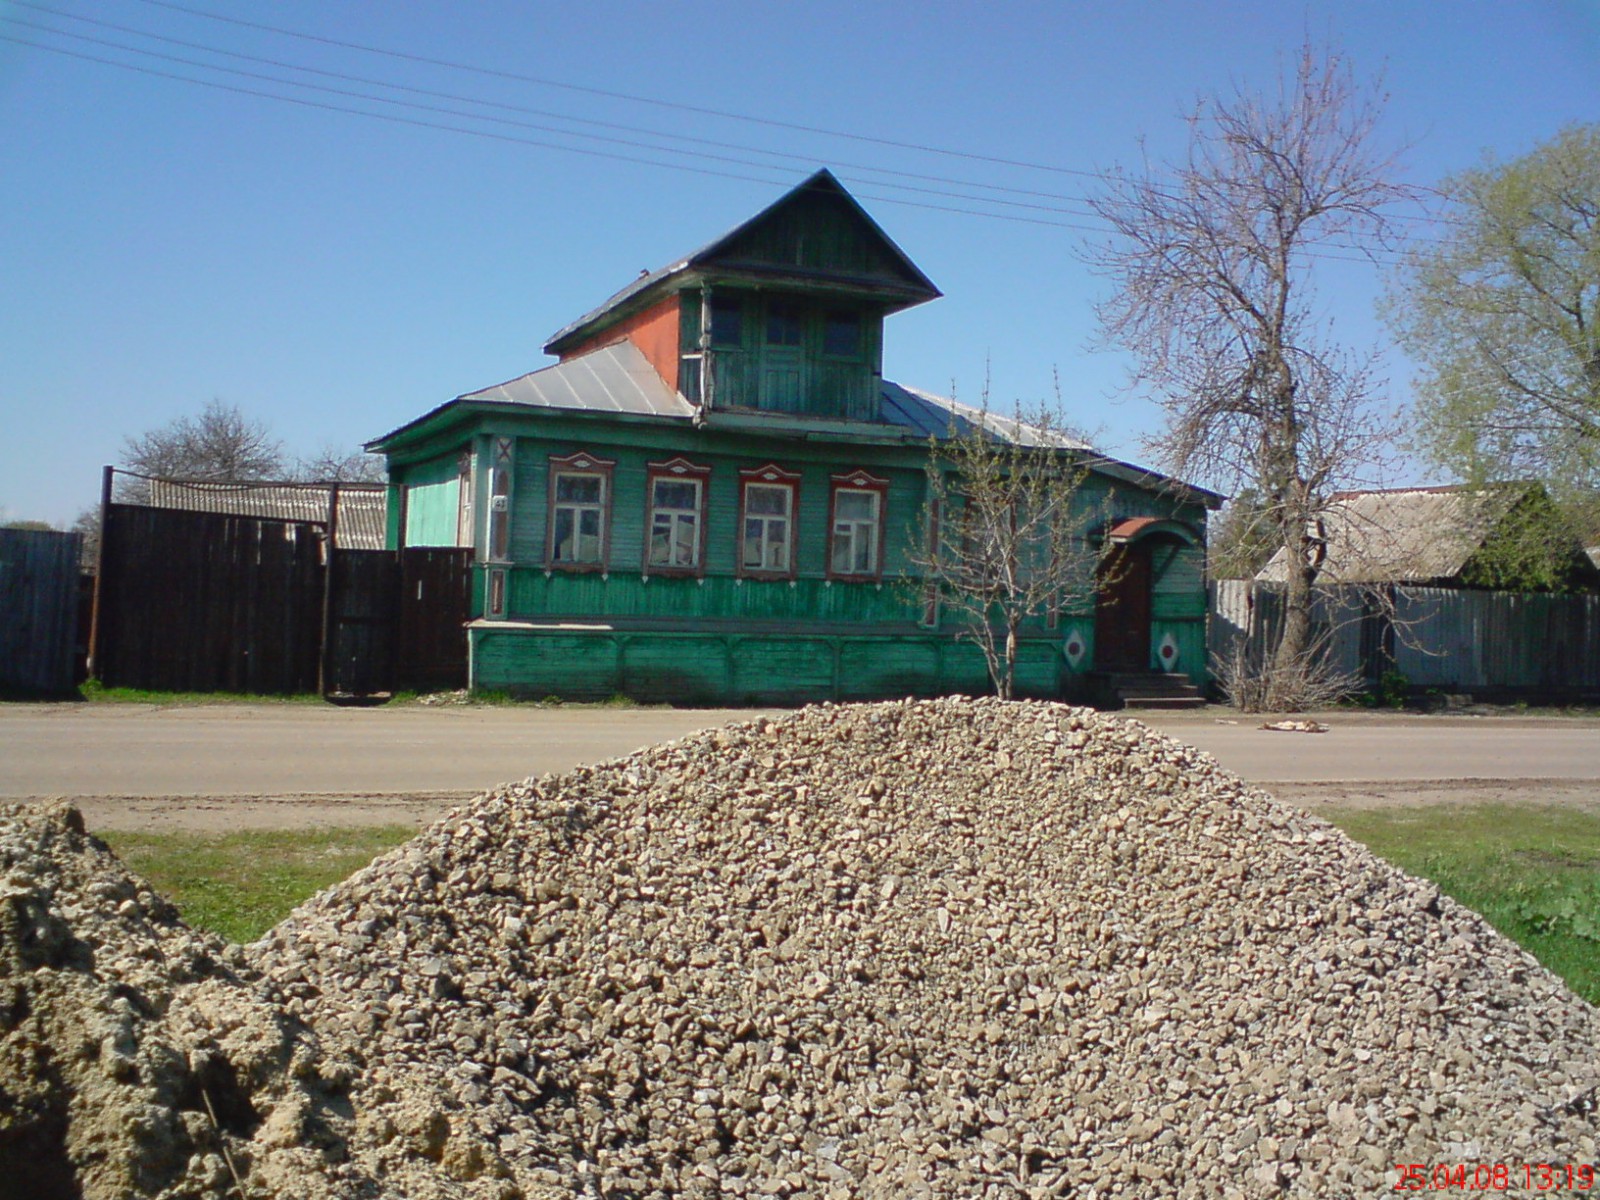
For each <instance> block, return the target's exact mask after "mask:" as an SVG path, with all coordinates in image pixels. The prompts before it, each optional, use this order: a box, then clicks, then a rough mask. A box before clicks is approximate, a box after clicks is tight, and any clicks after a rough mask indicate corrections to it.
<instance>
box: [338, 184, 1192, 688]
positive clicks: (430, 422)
mask: <svg viewBox="0 0 1600 1200" xmlns="http://www.w3.org/2000/svg"><path fill="white" fill-rule="evenodd" d="M938 295H939V292H938V289H937V288H935V287H934V286H933V284H932V283H931V282H930V281H929V280H928V279H927V277H926V276H925V275H923V274H922V272H921V271H920V270H918V269H917V268H916V266H915V265H914V264H912V263H911V261H910V259H909V258H907V257H906V255H905V254H904V252H902V251H901V250H900V249H899V248H898V247H897V246H895V245H894V243H893V242H892V241H890V240H889V238H888V237H887V235H885V234H884V233H883V231H882V230H881V229H880V228H879V227H878V226H877V224H876V223H875V222H874V221H873V220H872V218H871V217H869V216H868V215H867V214H866V213H865V212H864V211H863V210H862V209H861V207H860V205H859V204H857V203H856V201H855V200H854V199H853V198H852V197H851V196H850V195H849V193H848V192H846V191H845V189H844V188H843V187H842V186H840V184H839V183H838V181H837V180H835V179H834V178H833V176H832V175H830V174H829V173H827V172H826V171H823V172H819V173H818V174H817V175H815V176H813V177H812V178H811V179H809V180H807V181H806V182H805V183H803V184H801V185H800V186H799V187H797V188H795V189H794V190H793V191H791V192H789V193H787V194H786V195H784V196H783V197H781V198H780V199H779V200H777V201H776V202H775V203H773V204H772V205H770V206H768V207H767V208H766V209H764V210H762V211H761V212H760V213H758V214H756V215H755V216H754V217H752V218H751V219H750V220H748V221H746V222H744V223H743V224H741V225H740V226H739V227H738V228H736V229H734V230H733V231H731V232H730V233H728V234H726V235H725V236H723V237H721V238H718V239H717V240H716V241H714V242H712V243H710V244H709V245H708V246H706V247H704V248H703V249H701V250H699V251H696V252H695V253H694V254H691V255H689V256H687V257H685V258H682V259H678V260H676V261H674V262H673V263H672V264H671V265H669V266H667V267H665V268H662V269H661V270H659V271H655V272H650V273H647V274H645V275H644V276H642V277H640V278H639V279H636V280H634V281H633V282H632V283H630V284H629V285H628V286H627V287H625V288H623V289H622V290H621V291H620V292H618V293H616V294H615V295H614V296H612V298H611V299H610V300H608V301H607V302H606V303H605V304H603V305H601V306H600V307H599V308H597V309H594V310H592V311H591V312H589V313H588V314H586V315H585V316H583V317H582V318H580V319H579V320H577V321H575V322H573V323H572V324H571V325H568V326H567V327H565V328H564V329H562V330H561V331H559V332H558V333H556V334H555V335H554V336H553V337H552V338H551V339H550V341H549V343H548V344H547V345H546V350H547V352H549V353H552V354H555V355H557V356H558V358H559V361H558V362H556V363H555V364H553V365H551V366H547V367H544V368H542V369H540V370H536V371H533V372H530V373H528V374H526V375H522V376H519V377H518V378H516V379H512V380H509V381H507V382H505V383H502V384H498V385H495V386H493V387H489V388H483V389H480V390H477V391H472V392H467V393H464V394H463V395H460V396H458V397H456V398H455V399H454V400H451V401H449V402H447V403H445V404H443V405H440V406H439V407H437V408H434V409H433V410H431V411H429V412H427V413H425V414H423V415H422V416H420V417H418V418H416V419H415V420H413V421H411V422H409V423H408V424H406V425H403V426H401V427H400V428H398V429H396V430H395V431H393V432H392V433H389V434H386V435H385V436H383V437H382V438H379V439H377V440H376V441H374V442H372V443H370V444H369V446H368V449H369V450H372V451H374V452H377V453H382V454H384V455H386V457H387V462H388V467H389V478H390V480H391V489H392V492H391V495H392V501H391V504H390V513H389V530H390V544H391V545H404V546H419V545H449V546H465V547H471V548H472V551H473V556H474V564H475V566H474V570H475V579H476V584H475V599H474V616H475V618H476V619H475V620H474V621H473V622H472V624H471V627H470V631H469V632H470V654H471V659H470V661H471V673H472V681H473V686H474V687H477V688H484V689H498V690H506V691H510V692H514V693H521V694H534V695H545V694H556V695H563V696H580V697H582V696H591V697H593V696H607V695H610V694H613V693H623V694H627V695H631V696H636V697H640V698H649V699H665V700H672V701H679V702H707V701H730V700H731V701H736V702H744V701H759V702H770V701H793V700H802V699H813V698H818V699H828V698H866V697H881V696H894V695H907V694H934V693H940V692H951V691H975V690H985V689H986V687H987V682H986V672H985V668H984V664H983V660H982V657H981V655H980V654H979V653H978V652H977V651H976V649H975V648H974V647H972V646H971V645H969V644H966V643H964V642H961V641H959V640H958V638H957V636H956V634H957V630H956V628H955V627H954V625H953V624H951V623H950V622H949V621H948V620H947V619H946V618H945V617H944V616H943V615H942V614H941V613H940V611H939V609H938V607H937V606H927V605H925V604H924V602H923V597H922V596H921V594H920V589H919V587H918V586H917V581H916V580H915V579H914V578H911V576H912V575H913V574H914V572H913V571H912V568H911V565H910V561H909V559H908V556H907V551H908V548H909V547H911V546H912V545H919V544H924V543H925V540H926V538H927V536H928V534H927V531H926V530H924V529H923V528H922V527H921V526H922V520H923V509H924V502H925V498H926V467H927V464H928V448H929V442H930V439H931V438H942V437H945V436H947V435H948V433H949V431H950V430H951V428H952V426H954V427H955V428H957V429H962V428H970V427H972V426H973V425H974V424H975V423H978V422H983V423H984V424H985V427H986V428H987V429H988V430H989V432H990V433H991V435H992V436H994V437H997V438H1003V439H1007V440H1016V441H1022V442H1027V443H1032V442H1034V441H1036V440H1037V437H1038V433H1037V431H1036V430H1034V429H1032V428H1030V427H1029V426H1027V425H1022V424H1019V423H1017V422H1015V421H1010V420H1005V419H1003V418H998V417H996V416H993V415H986V414H984V413H981V412H980V411H978V410H975V409H972V408H969V407H967V406H964V405H960V404H957V403H955V402H954V401H952V400H949V399H946V398H944V397H940V396H936V395H934V394H932V393H929V392H924V391H920V390H918V389H914V388H909V387H903V386H901V385H899V384H896V383H892V382H889V381H887V380H885V379H884V378H883V377H882V361H883V329H884V319H885V317H886V316H888V315H890V314H892V313H894V312H897V311H899V310H901V309H904V308H907V307H910V306H912V305H915V304H919V303H922V302H924V301H927V300H931V299H934V298H936V297H937V296H938ZM975 336H978V334H977V333H975ZM1052 445H1053V447H1054V449H1055V450H1056V452H1058V453H1059V454H1060V455H1061V456H1062V457H1063V459H1064V460H1070V461H1071V462H1073V463H1075V464H1079V465H1082V466H1083V467H1085V468H1086V469H1087V483H1086V485H1085V487H1084V493H1083V502H1084V504H1085V505H1086V506H1093V511H1094V512H1096V513H1100V512H1104V513H1105V514H1106V515H1108V516H1109V517H1110V518H1111V519H1112V524H1113V526H1115V528H1114V529H1113V530H1110V531H1109V532H1111V534H1112V539H1111V540H1112V541H1113V542H1115V543H1116V545H1117V553H1118V554H1119V555H1120V556H1121V558H1120V559H1119V562H1120V561H1123V560H1127V561H1128V562H1129V563H1130V564H1132V565H1133V566H1135V567H1138V568H1139V569H1137V570H1128V571H1117V572H1113V573H1108V578H1111V579H1114V580H1115V581H1116V583H1115V586H1116V587H1118V588H1121V589H1122V593H1124V594H1115V595H1113V594H1103V595H1101V596H1100V597H1099V598H1098V601H1097V602H1095V603H1094V604H1092V605H1090V606H1087V607H1084V608H1082V610H1081V611H1080V610H1073V611H1062V612H1055V613H1051V614H1049V615H1048V617H1046V618H1043V619H1041V620H1039V621H1038V622H1037V623H1036V624H1035V625H1034V626H1032V627H1030V628H1029V629H1028V630H1027V631H1026V639H1025V644H1024V646H1023V651H1022V654H1021V655H1020V657H1019V670H1018V684H1019V689H1020V690H1022V691H1024V692H1031V693H1035V694H1048V695H1061V694H1066V693H1073V692H1079V691H1081V690H1082V688H1083V684H1084V677H1085V674H1086V673H1087V672H1089V671H1090V670H1093V669H1095V668H1097V667H1098V668H1109V667H1117V668H1120V669H1125V670H1131V671H1135V672H1156V671H1169V672H1174V673H1177V674H1180V675H1181V674H1185V673H1187V674H1189V675H1191V676H1193V677H1194V678H1195V680H1196V682H1200V681H1202V680H1203V677H1204V671H1205V645H1204V628H1205V590H1204V583H1203V579H1202V564H1203V539H1204V530H1205V521H1206V514H1207V511H1208V510H1209V509H1213V508H1215V507H1216V506H1217V505H1218V503H1220V497H1217V496H1216V495H1214V494H1213V493H1210V492H1207V491H1204V490H1202V489H1199V488H1193V487H1189V486H1187V485H1185V484H1182V483H1180V482H1178V481H1176V480H1173V479H1169V478H1167V477H1165V476H1161V475H1158V474H1155V473H1153V472H1150V471H1146V470H1143V469H1141V468H1139V467H1135V466H1133V465H1131V464H1127V463H1121V462H1117V461H1114V460H1112V459H1109V458H1107V457H1105V456H1103V455H1100V454H1098V453H1096V452H1095V451H1094V450H1093V449H1092V448H1090V447H1089V446H1087V445H1086V444H1084V443H1081V442H1077V441H1073V440H1071V439H1057V440H1055V441H1053V442H1052ZM1108 591H1109V589H1108ZM1111 630H1115V631H1116V635H1115V636H1112V635H1111V634H1110V633H1109V632H1108V631H1111Z"/></svg>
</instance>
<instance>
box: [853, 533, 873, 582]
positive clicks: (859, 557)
mask: <svg viewBox="0 0 1600 1200" xmlns="http://www.w3.org/2000/svg"><path fill="white" fill-rule="evenodd" d="M858 532H859V534H860V536H859V537H857V538H856V558H855V562H854V563H853V564H851V567H850V569H851V570H852V571H854V572H855V573H856V574H857V575H870V574H871V573H872V568H873V562H872V541H873V538H872V532H871V529H870V527H859V526H858Z"/></svg>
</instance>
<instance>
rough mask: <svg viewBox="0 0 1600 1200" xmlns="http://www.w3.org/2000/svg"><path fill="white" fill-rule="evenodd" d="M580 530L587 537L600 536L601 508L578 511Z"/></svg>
mask: <svg viewBox="0 0 1600 1200" xmlns="http://www.w3.org/2000/svg"><path fill="white" fill-rule="evenodd" d="M578 532H579V533H581V534H583V535H584V536H585V537H595V538H597V537H599V536H600V510H599V509H597V508H585V509H580V510H579V511H578Z"/></svg>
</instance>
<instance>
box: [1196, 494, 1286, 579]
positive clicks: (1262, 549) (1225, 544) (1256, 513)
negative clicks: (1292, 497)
mask: <svg viewBox="0 0 1600 1200" xmlns="http://www.w3.org/2000/svg"><path fill="white" fill-rule="evenodd" d="M1281 544H1282V543H1281V542H1280V540H1279V536H1278V530H1277V527H1276V525H1275V524H1274V522H1273V519H1272V509H1271V506H1270V505H1268V504H1267V503H1266V502H1264V501H1263V500H1262V499H1261V493H1260V492H1258V491H1256V490H1255V489H1254V488H1246V489H1245V490H1244V491H1242V492H1240V493H1239V494H1238V495H1237V496H1235V497H1234V498H1233V499H1232V500H1230V501H1228V505H1227V507H1226V508H1224V509H1223V510H1222V512H1221V513H1220V514H1218V515H1217V517H1216V518H1215V519H1214V520H1212V522H1211V525H1210V529H1209V530H1208V531H1207V536H1206V573H1207V574H1208V575H1210V577H1211V578H1212V579H1253V578H1255V576H1256V573H1257V572H1258V571H1260V570H1261V568H1262V567H1264V566H1266V565H1267V563H1268V562H1269V561H1270V560H1271V558H1272V556H1273V554H1275V553H1276V552H1277V549H1278V547H1279V545H1281Z"/></svg>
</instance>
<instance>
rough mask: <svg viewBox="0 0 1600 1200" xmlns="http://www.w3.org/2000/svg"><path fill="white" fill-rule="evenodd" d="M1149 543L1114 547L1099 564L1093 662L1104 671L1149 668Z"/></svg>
mask: <svg viewBox="0 0 1600 1200" xmlns="http://www.w3.org/2000/svg"><path fill="white" fill-rule="evenodd" d="M1150 575H1151V572H1150V543H1149V542H1148V541H1143V542H1135V543H1134V544H1132V545H1127V546H1116V547H1113V548H1112V550H1111V552H1110V553H1109V554H1107V555H1106V557H1105V559H1104V561H1102V562H1101V564H1100V572H1099V589H1098V591H1097V593H1096V597H1095V608H1094V663H1095V667H1096V669H1098V670H1101V671H1148V670H1149V669H1150V583H1151V579H1150Z"/></svg>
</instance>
